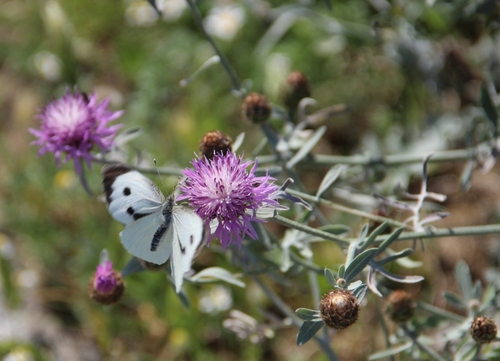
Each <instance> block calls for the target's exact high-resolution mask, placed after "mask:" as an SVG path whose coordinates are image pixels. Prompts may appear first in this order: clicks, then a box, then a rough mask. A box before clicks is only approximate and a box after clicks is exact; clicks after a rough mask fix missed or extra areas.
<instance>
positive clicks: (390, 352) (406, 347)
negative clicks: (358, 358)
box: [368, 341, 413, 361]
mask: <svg viewBox="0 0 500 361" xmlns="http://www.w3.org/2000/svg"><path fill="white" fill-rule="evenodd" d="M412 346H413V341H409V342H407V343H404V344H402V345H399V346H395V347H391V348H388V349H387V350H384V351H380V352H376V353H372V354H371V355H370V356H369V357H368V360H369V361H372V360H380V359H383V358H387V357H390V356H394V355H397V354H399V353H401V352H403V351H406V350H409V349H410V348H411V347H412Z"/></svg>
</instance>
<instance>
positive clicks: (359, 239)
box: [358, 223, 370, 244]
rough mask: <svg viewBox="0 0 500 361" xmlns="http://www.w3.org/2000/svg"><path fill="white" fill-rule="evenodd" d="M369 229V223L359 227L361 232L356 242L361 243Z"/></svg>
mask: <svg viewBox="0 0 500 361" xmlns="http://www.w3.org/2000/svg"><path fill="white" fill-rule="evenodd" d="M369 230H370V224H368V223H365V224H363V227H362V228H361V232H359V236H358V244H363V242H364V240H365V238H366V236H367V235H368V231H369Z"/></svg>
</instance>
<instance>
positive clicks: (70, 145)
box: [29, 89, 123, 174]
mask: <svg viewBox="0 0 500 361" xmlns="http://www.w3.org/2000/svg"><path fill="white" fill-rule="evenodd" d="M108 105H109V99H105V100H103V101H102V102H100V103H98V102H97V96H96V94H95V93H94V94H92V95H90V96H86V95H84V94H82V93H79V92H78V91H76V90H75V91H74V92H73V93H72V92H71V91H70V90H69V89H66V94H65V95H64V96H63V97H62V98H60V99H56V100H54V101H53V102H51V103H49V104H48V105H47V106H45V108H44V109H43V110H41V111H40V112H39V113H38V114H37V116H36V118H38V119H40V120H41V123H42V124H41V127H40V129H39V130H37V129H30V130H29V131H30V132H31V133H32V134H33V135H34V136H36V137H37V138H38V139H37V140H35V141H34V142H33V143H32V144H37V145H38V146H39V147H40V150H39V152H38V155H42V154H45V153H47V152H51V153H54V155H55V158H56V163H57V165H58V166H59V165H60V161H61V154H62V153H65V154H66V158H65V159H64V160H63V162H66V161H68V160H70V159H73V160H74V161H75V171H76V173H77V174H80V173H81V165H80V162H79V161H77V160H79V159H84V160H85V161H86V162H87V164H88V166H89V167H90V162H91V160H92V156H91V154H90V151H91V150H92V148H93V147H94V145H97V147H98V148H99V150H100V151H101V152H107V151H109V150H110V149H111V146H112V144H113V139H114V137H115V135H116V132H117V131H118V129H119V128H120V127H121V125H113V126H108V123H109V122H111V121H113V120H115V119H116V118H118V117H120V116H121V115H122V113H123V111H116V112H112V111H109V110H107V107H108Z"/></svg>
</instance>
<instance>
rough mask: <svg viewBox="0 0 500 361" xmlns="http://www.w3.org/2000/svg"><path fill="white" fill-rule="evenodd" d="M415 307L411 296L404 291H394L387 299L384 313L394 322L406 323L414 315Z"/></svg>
mask: <svg viewBox="0 0 500 361" xmlns="http://www.w3.org/2000/svg"><path fill="white" fill-rule="evenodd" d="M416 306H417V305H416V304H415V301H414V300H413V297H412V295H410V294H409V293H406V291H404V290H396V291H394V292H392V293H391V294H390V295H389V297H387V308H386V313H387V314H388V315H389V317H390V318H391V320H393V321H394V322H397V323H401V322H406V321H408V320H410V319H411V318H412V317H413V315H414V314H415V308H416Z"/></svg>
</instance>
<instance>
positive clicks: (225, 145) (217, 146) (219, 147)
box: [200, 130, 233, 159]
mask: <svg viewBox="0 0 500 361" xmlns="http://www.w3.org/2000/svg"><path fill="white" fill-rule="evenodd" d="M232 143H233V140H232V139H231V138H230V137H228V136H227V135H225V134H224V133H222V132H221V131H219V130H212V131H210V132H208V133H206V134H205V135H204V136H203V137H202V138H201V141H200V151H201V154H203V155H204V156H205V157H207V159H212V158H213V157H214V153H217V154H222V155H225V154H227V152H230V151H231V145H232Z"/></svg>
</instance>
